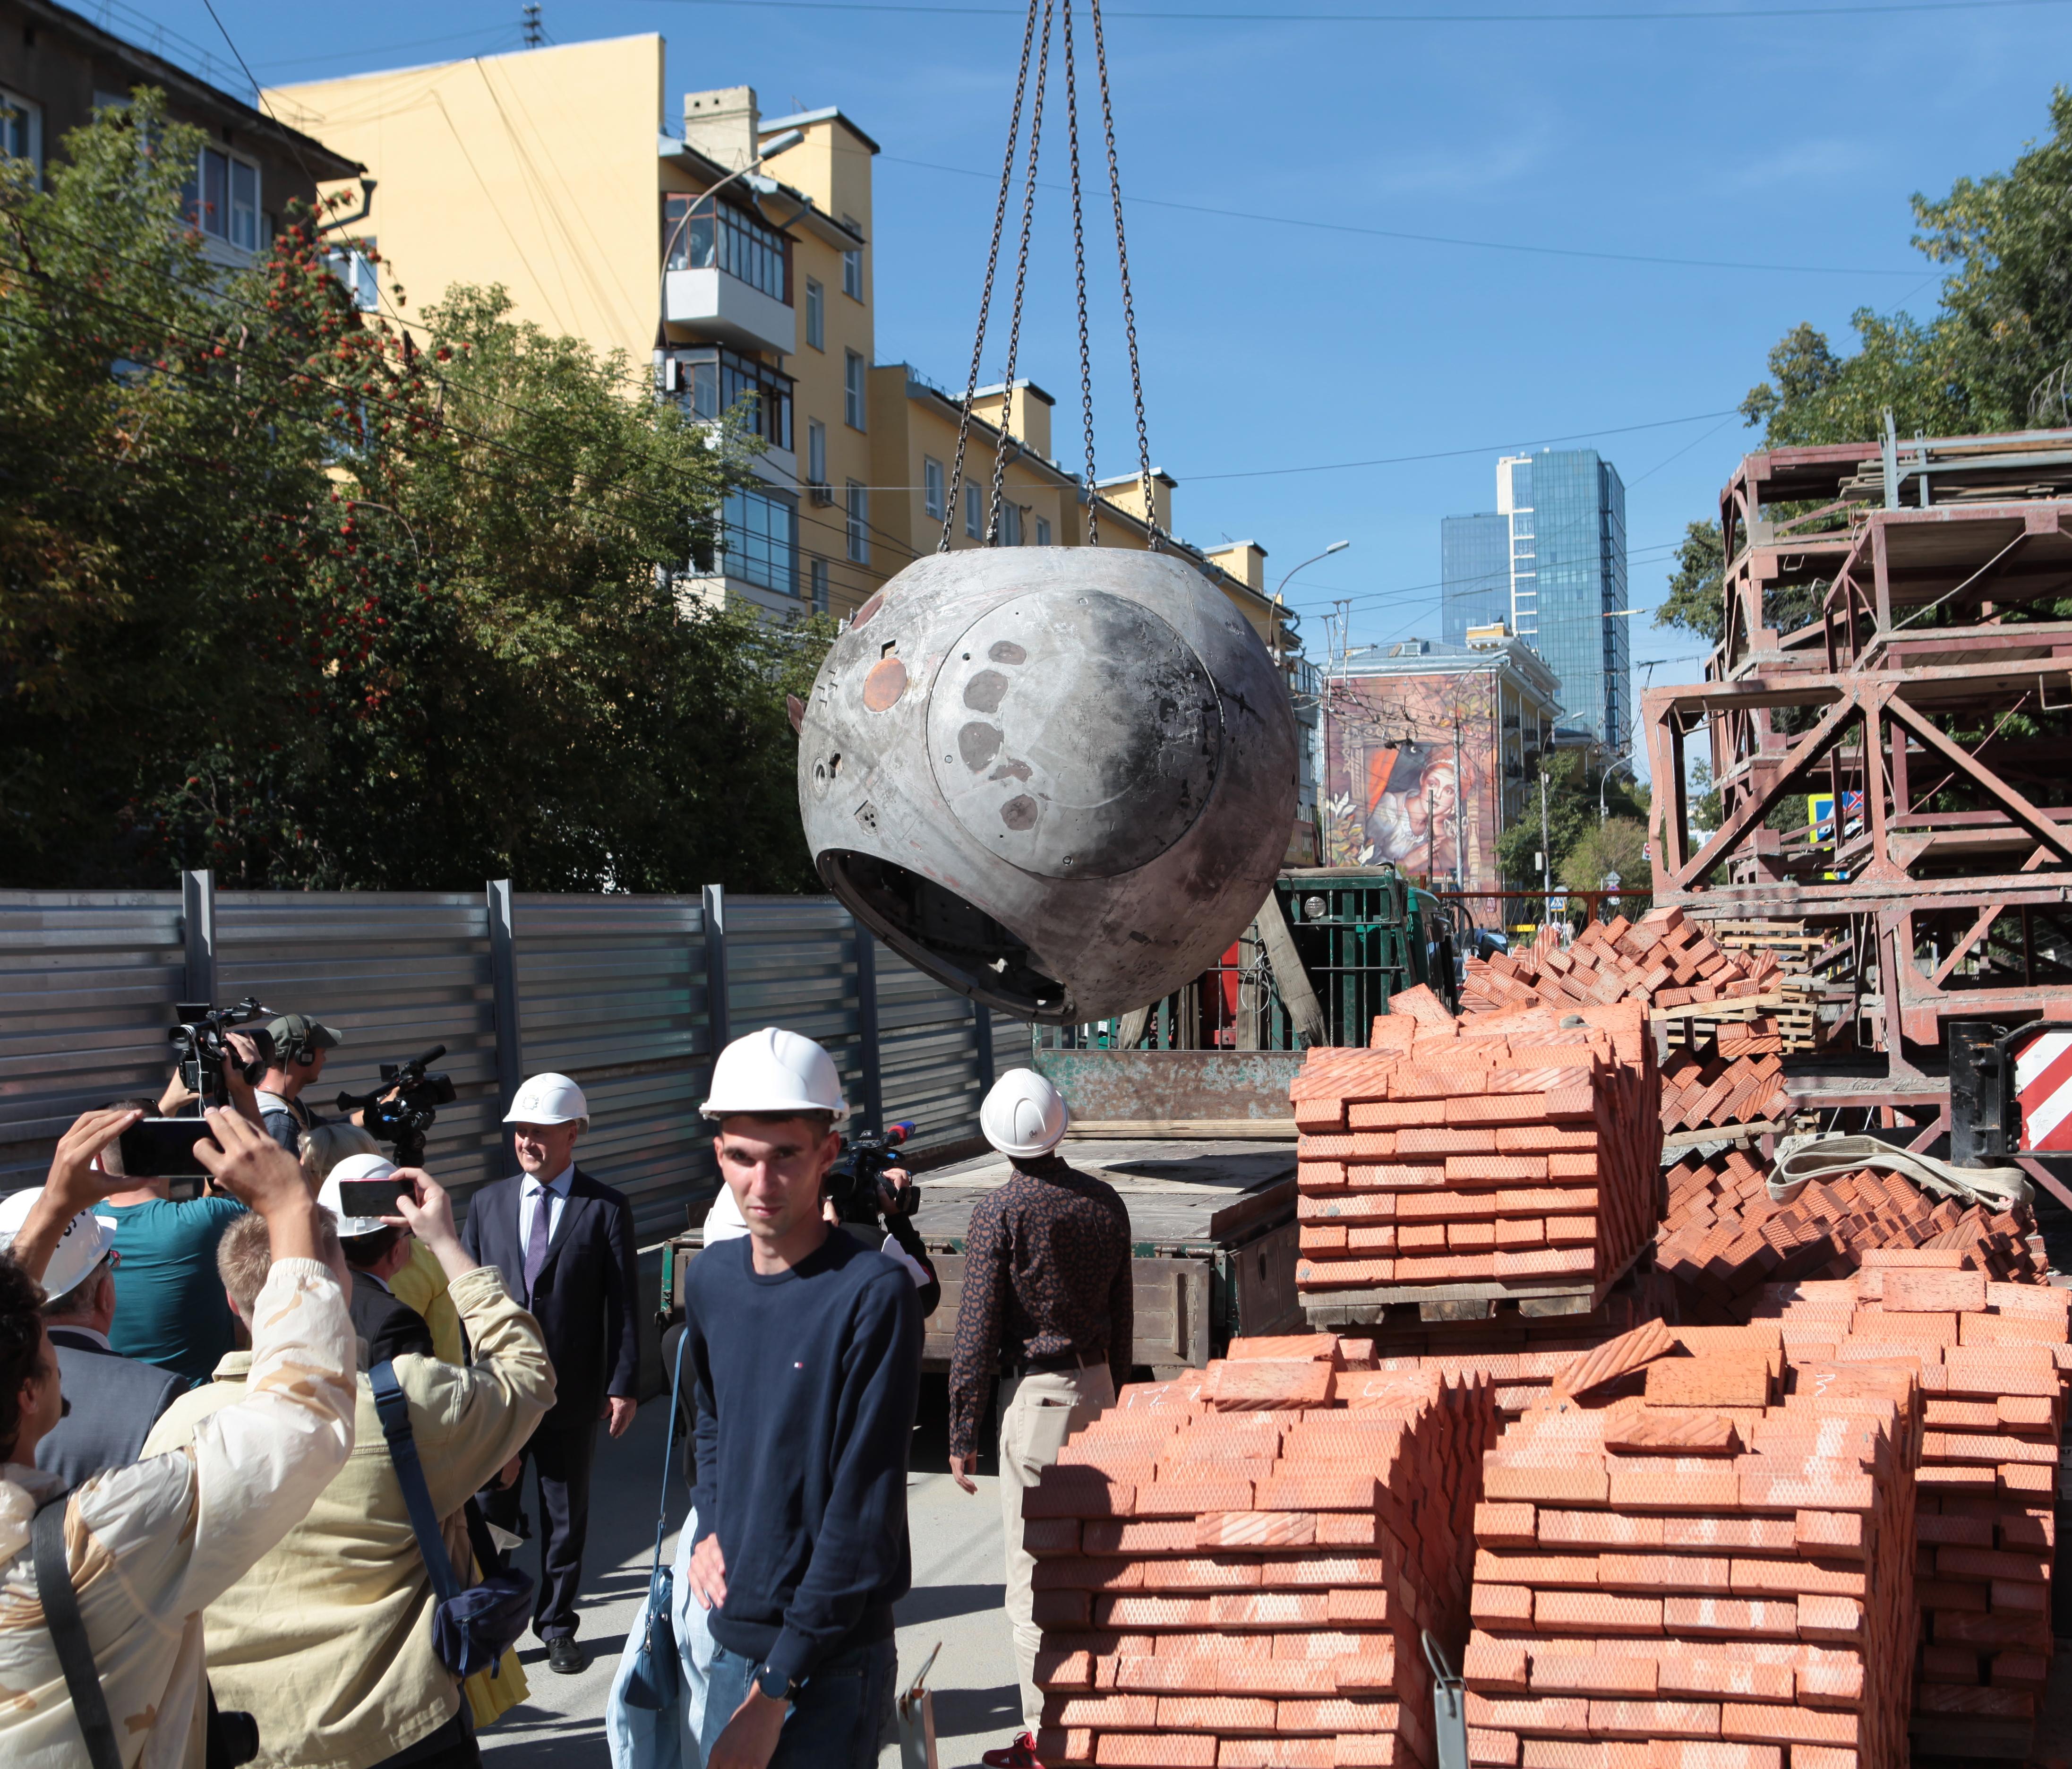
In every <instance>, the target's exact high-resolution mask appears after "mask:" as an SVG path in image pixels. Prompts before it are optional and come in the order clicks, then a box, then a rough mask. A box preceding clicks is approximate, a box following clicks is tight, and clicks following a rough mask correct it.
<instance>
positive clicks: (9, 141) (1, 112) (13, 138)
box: [0, 92, 43, 167]
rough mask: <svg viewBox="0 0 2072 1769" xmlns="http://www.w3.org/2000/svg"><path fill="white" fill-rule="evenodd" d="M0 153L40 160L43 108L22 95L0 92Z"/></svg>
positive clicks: (37, 164) (37, 162)
mask: <svg viewBox="0 0 2072 1769" xmlns="http://www.w3.org/2000/svg"><path fill="white" fill-rule="evenodd" d="M0 154H6V155H7V156H8V157H9V158H10V159H18V160H27V162H28V163H30V164H31V166H35V167H40V166H41V165H42V164H43V106H42V105H32V104H31V103H30V102H29V101H28V100H27V99H26V98H17V97H15V96H14V94H13V93H10V92H0Z"/></svg>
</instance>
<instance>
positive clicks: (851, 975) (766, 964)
mask: <svg viewBox="0 0 2072 1769" xmlns="http://www.w3.org/2000/svg"><path fill="white" fill-rule="evenodd" d="M726 953H727V972H728V981H729V984H730V987H729V990H728V994H729V995H730V998H731V1008H732V1012H733V1016H734V1036H735V1037H736V1038H739V1037H741V1036H742V1035H743V1034H744V1033H747V1032H752V1031H755V1030H756V1028H757V1027H759V1026H783V1027H784V1028H785V1030H786V1031H793V1032H797V1033H800V1034H801V1035H804V1037H807V1038H810V1039H814V1040H816V1042H817V1043H820V1044H821V1045H824V1047H826V1049H827V1052H828V1055H830V1056H832V1057H833V1059H835V1063H836V1066H837V1068H839V1069H840V1070H841V1077H842V1088H843V1091H844V1092H845V1096H846V1097H847V1098H848V1100H849V1104H850V1105H852V1106H854V1105H857V1104H858V1103H860V1102H861V1099H862V1097H863V1090H862V1086H861V1082H862V1078H863V1077H862V1072H861V1063H860V1062H859V1060H858V1055H857V998H856V956H855V950H854V947H853V942H852V937H851V932H850V923H849V911H847V910H846V909H845V908H843V907H842V906H841V904H840V903H837V902H836V901H835V899H833V898H832V897H735V896H730V897H729V898H728V899H727V928H726Z"/></svg>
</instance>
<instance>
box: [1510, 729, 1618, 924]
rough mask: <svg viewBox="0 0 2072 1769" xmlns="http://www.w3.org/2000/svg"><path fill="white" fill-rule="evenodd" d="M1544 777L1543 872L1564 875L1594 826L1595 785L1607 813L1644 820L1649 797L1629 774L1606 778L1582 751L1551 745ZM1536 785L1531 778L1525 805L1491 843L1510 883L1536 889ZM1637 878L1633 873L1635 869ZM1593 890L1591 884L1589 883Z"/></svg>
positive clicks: (1539, 847) (1537, 804)
mask: <svg viewBox="0 0 2072 1769" xmlns="http://www.w3.org/2000/svg"><path fill="white" fill-rule="evenodd" d="M1541 768H1542V771H1543V772H1544V773H1545V775H1546V776H1547V837H1548V839H1547V842H1546V844H1545V845H1546V847H1547V848H1548V850H1550V851H1548V857H1547V860H1548V877H1549V878H1555V879H1560V878H1564V873H1563V870H1562V869H1563V867H1564V865H1566V863H1567V862H1568V856H1569V855H1570V854H1572V853H1574V852H1576V851H1577V849H1578V847H1579V846H1580V845H1581V843H1582V841H1583V840H1584V837H1585V836H1586V835H1589V834H1592V833H1594V832H1595V830H1596V829H1597V799H1598V793H1599V790H1600V788H1601V789H1602V792H1603V795H1604V805H1605V813H1606V815H1607V817H1623V818H1626V819H1629V820H1632V819H1638V820H1639V821H1641V822H1642V823H1645V822H1646V817H1647V807H1648V804H1649V796H1648V793H1647V789H1646V788H1645V787H1642V786H1638V785H1636V784H1634V780H1633V777H1632V776H1631V775H1630V774H1626V773H1619V774H1614V775H1613V776H1612V778H1611V780H1610V781H1609V783H1605V780H1604V779H1603V776H1602V775H1601V774H1599V775H1593V774H1592V773H1591V772H1590V771H1589V766H1588V763H1587V760H1586V758H1585V752H1584V751H1581V750H1557V751H1555V752H1554V753H1553V754H1552V755H1548V756H1547V757H1545V758H1544V760H1543V761H1542V763H1541ZM1541 845H1542V844H1541V841H1540V788H1539V784H1538V782H1537V781H1536V780H1535V781H1534V782H1533V783H1531V788H1530V790H1529V791H1528V792H1527V794H1526V799H1525V808H1524V810H1523V813H1520V815H1519V819H1518V821H1516V822H1515V823H1514V824H1512V825H1511V827H1510V828H1509V829H1506V830H1505V831H1504V832H1503V836H1502V837H1501V838H1500V839H1499V840H1498V843H1497V857H1498V862H1499V863H1500V864H1501V866H1502V868H1503V876H1504V877H1505V878H1507V879H1509V880H1511V882H1512V885H1513V887H1514V888H1523V889H1525V890H1527V891H1532V890H1536V889H1538V888H1539V884H1540V868H1539V866H1538V865H1537V864H1536V863H1535V855H1536V854H1539V853H1540V850H1541ZM1634 876H1636V877H1638V876H1639V874H1635V875H1634ZM1590 888H1591V889H1593V890H1594V889H1595V888H1596V887H1594V886H1593V887H1590Z"/></svg>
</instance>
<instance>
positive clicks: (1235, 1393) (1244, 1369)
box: [1207, 1358, 1338, 1412]
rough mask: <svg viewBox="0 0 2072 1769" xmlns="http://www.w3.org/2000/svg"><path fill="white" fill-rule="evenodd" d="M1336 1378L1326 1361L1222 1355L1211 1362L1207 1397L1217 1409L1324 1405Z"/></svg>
mask: <svg viewBox="0 0 2072 1769" xmlns="http://www.w3.org/2000/svg"><path fill="white" fill-rule="evenodd" d="M1337 1379H1338V1378H1337V1372H1335V1371H1334V1370H1333V1369H1332V1368H1331V1367H1330V1364H1322V1363H1318V1362H1316V1361H1314V1360H1309V1359H1301V1358H1238V1359H1231V1358H1226V1359H1224V1360H1222V1361H1221V1362H1220V1363H1219V1364H1217V1365H1216V1366H1215V1372H1214V1374H1213V1376H1212V1377H1211V1380H1210V1383H1209V1386H1208V1393H1207V1399H1208V1401H1209V1404H1210V1405H1211V1406H1212V1407H1214V1408H1215V1409H1216V1410H1217V1411H1218V1412H1231V1411H1244V1410H1246V1409H1252V1408H1260V1407H1264V1408H1280V1407H1321V1406H1328V1405H1330V1401H1331V1394H1332V1390H1333V1388H1334V1385H1335V1384H1336V1382H1337Z"/></svg>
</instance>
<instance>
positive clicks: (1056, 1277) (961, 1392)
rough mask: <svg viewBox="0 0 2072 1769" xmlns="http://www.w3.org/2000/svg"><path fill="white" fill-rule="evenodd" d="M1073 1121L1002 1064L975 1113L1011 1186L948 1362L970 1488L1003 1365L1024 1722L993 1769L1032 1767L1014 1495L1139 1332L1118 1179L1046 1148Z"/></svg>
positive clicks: (1004, 1449)
mask: <svg viewBox="0 0 2072 1769" xmlns="http://www.w3.org/2000/svg"><path fill="white" fill-rule="evenodd" d="M979 1124H980V1128H981V1129H984V1131H985V1137H986V1140H987V1141H988V1142H990V1143H991V1144H992V1145H993V1147H994V1148H996V1149H997V1150H999V1151H1000V1152H1001V1154H1004V1155H1005V1156H1006V1157H1007V1158H1008V1160H1009V1162H1010V1163H1011V1164H1012V1165H1013V1173H1012V1174H1011V1175H1009V1179H1008V1181H1007V1183H1006V1184H1005V1185H1004V1186H1002V1187H1000V1189H999V1190H998V1191H994V1192H992V1193H991V1194H989V1195H988V1196H986V1197H985V1198H984V1199H981V1200H980V1203H979V1204H978V1206H977V1207H976V1209H974V1210H973V1211H972V1217H971V1227H970V1228H969V1229H968V1231H967V1232H966V1236H965V1241H964V1299H963V1301H962V1302H961V1303H960V1305H959V1307H958V1310H957V1339H956V1350H955V1351H954V1353H953V1354H952V1357H951V1360H950V1477H951V1479H953V1480H955V1481H956V1483H957V1484H958V1485H959V1486H960V1487H963V1488H964V1491H966V1492H976V1491H978V1488H977V1487H976V1486H975V1485H973V1484H972V1479H971V1471H972V1467H973V1466H974V1465H975V1464H976V1462H977V1460H978V1457H977V1454H976V1451H977V1443H976V1439H977V1437H978V1427H979V1421H980V1419H981V1418H982V1417H984V1416H985V1400H986V1394H985V1390H986V1383H987V1381H988V1380H989V1377H990V1376H992V1374H993V1369H994V1367H995V1365H996V1364H997V1366H998V1368H999V1371H1000V1508H1001V1520H1002V1521H1003V1523H1004V1524H1005V1529H1006V1538H1007V1619H1008V1622H1009V1625H1010V1626H1011V1627H1013V1631H1014V1656H1015V1659H1016V1661H1017V1665H1016V1668H1017V1672H1018V1673H1019V1675H1020V1678H1021V1682H1022V1724H1023V1727H1024V1730H1023V1732H1022V1735H1021V1736H1020V1737H1019V1738H1017V1739H1016V1740H1015V1741H1014V1742H1013V1744H1011V1745H1009V1746H1006V1747H1005V1749H1004V1750H989V1751H988V1752H986V1753H985V1757H984V1758H983V1759H982V1760H983V1761H984V1762H985V1763H986V1764H987V1765H989V1769H1038V1761H1037V1757H1036V1737H1035V1734H1036V1729H1037V1726H1038V1722H1039V1721H1040V1719H1041V1718H1042V1711H1043V1697H1042V1691H1040V1690H1039V1689H1037V1687H1036V1648H1037V1646H1038V1642H1039V1640H1040V1639H1041V1631H1040V1630H1039V1629H1038V1627H1037V1626H1036V1623H1035V1615H1034V1609H1035V1604H1034V1592H1033V1589H1032V1586H1031V1584H1030V1578H1031V1575H1032V1574H1033V1572H1034V1568H1035V1565H1036V1561H1035V1559H1034V1556H1032V1555H1030V1553H1027V1552H1026V1550H1025V1549H1023V1547H1022V1491H1023V1489H1024V1488H1026V1487H1032V1486H1034V1484H1035V1483H1036V1481H1037V1479H1038V1476H1039V1475H1041V1474H1042V1471H1044V1470H1045V1469H1046V1468H1047V1467H1050V1464H1051V1463H1054V1462H1055V1461H1056V1460H1057V1459H1058V1452H1059V1450H1061V1449H1063V1447H1064V1442H1065V1439H1066V1438H1067V1437H1069V1436H1070V1435H1071V1434H1072V1433H1073V1432H1075V1431H1076V1430H1079V1428H1080V1427H1081V1426H1082V1425H1086V1424H1087V1423H1088V1422H1089V1421H1091V1420H1092V1419H1094V1418H1096V1417H1098V1416H1099V1414H1100V1413H1101V1412H1102V1410H1103V1409H1105V1408H1107V1407H1108V1406H1111V1405H1113V1404H1114V1401H1115V1392H1116V1389H1117V1388H1120V1386H1121V1385H1122V1384H1124V1382H1126V1381H1128V1380H1129V1366H1130V1359H1131V1343H1132V1339H1133V1335H1134V1331H1135V1327H1134V1319H1133V1306H1132V1298H1131V1294H1130V1274H1129V1212H1128V1210H1127V1209H1125V1208H1124V1206H1123V1202H1122V1199H1120V1197H1119V1196H1117V1195H1116V1190H1115V1187H1112V1186H1111V1185H1108V1184H1107V1183H1104V1182H1103V1181H1101V1180H1099V1179H1093V1178H1091V1176H1090V1175H1086V1174H1083V1173H1081V1172H1079V1171H1078V1170H1076V1169H1075V1168H1073V1167H1071V1166H1067V1165H1066V1163H1065V1162H1063V1161H1062V1160H1061V1159H1059V1157H1058V1156H1057V1155H1056V1154H1054V1153H1052V1151H1053V1150H1054V1149H1056V1147H1057V1146H1058V1144H1059V1142H1061V1141H1063V1138H1064V1134H1065V1132H1066V1130H1067V1128H1068V1127H1069V1125H1071V1114H1070V1113H1068V1112H1067V1110H1066V1109H1065V1102H1064V1100H1063V1099H1062V1098H1060V1097H1059V1093H1058V1090H1057V1089H1056V1088H1054V1087H1053V1086H1051V1084H1050V1083H1049V1082H1048V1081H1046V1080H1044V1079H1043V1077H1042V1076H1040V1075H1038V1074H1037V1073H1035V1072H1034V1071H1033V1070H1030V1069H1010V1070H1009V1071H1008V1072H1007V1073H1006V1074H1005V1075H1003V1076H1001V1078H1000V1080H998V1081H997V1083H996V1084H994V1086H993V1091H992V1092H990V1093H989V1094H987V1095H986V1096H985V1105H983V1106H982V1107H981V1108H980V1112H979Z"/></svg>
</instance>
